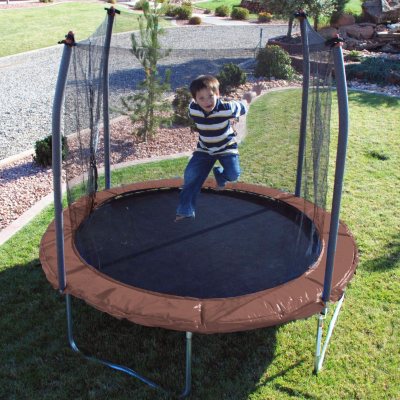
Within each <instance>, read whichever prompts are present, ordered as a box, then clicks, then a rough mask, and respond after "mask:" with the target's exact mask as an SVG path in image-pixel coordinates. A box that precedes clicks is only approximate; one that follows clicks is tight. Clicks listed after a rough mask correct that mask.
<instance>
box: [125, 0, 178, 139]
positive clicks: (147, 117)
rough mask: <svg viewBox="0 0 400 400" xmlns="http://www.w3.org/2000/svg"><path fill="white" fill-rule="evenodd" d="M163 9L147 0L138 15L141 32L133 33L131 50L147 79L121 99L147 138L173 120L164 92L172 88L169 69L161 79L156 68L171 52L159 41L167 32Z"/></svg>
mask: <svg viewBox="0 0 400 400" xmlns="http://www.w3.org/2000/svg"><path fill="white" fill-rule="evenodd" d="M162 12H163V10H161V9H160V10H157V8H156V6H154V8H151V9H150V5H149V3H148V2H146V3H145V4H144V5H143V17H140V18H139V35H138V34H135V33H133V34H132V36H131V40H132V53H133V54H134V55H135V57H136V58H137V59H138V60H139V62H140V64H141V65H142V67H143V69H144V72H145V79H144V80H143V81H142V82H141V83H140V84H139V91H138V92H137V93H135V94H133V95H131V96H127V97H125V98H123V99H121V101H122V104H123V107H124V109H125V110H124V111H123V114H125V115H129V117H130V118H131V120H132V121H133V122H137V121H142V122H143V125H142V127H141V128H140V129H139V131H138V136H139V137H141V138H142V139H143V140H145V141H147V139H148V137H149V136H150V137H152V136H154V135H155V133H156V130H157V128H158V127H160V126H161V125H162V124H166V123H169V122H170V121H171V111H172V108H171V104H170V102H169V101H168V100H167V99H166V98H165V92H166V91H168V90H170V88H171V87H170V84H169V76H170V73H169V71H167V72H166V74H165V78H164V79H162V78H161V77H160V76H159V74H158V70H157V63H158V61H159V60H160V59H162V58H163V57H166V56H167V55H168V54H169V52H170V51H168V50H163V49H161V45H160V42H159V35H161V34H163V33H164V31H163V30H162V29H161V28H160V27H159V24H158V21H159V17H160V15H161V14H162ZM145 22H146V24H145ZM137 35H138V36H137Z"/></svg>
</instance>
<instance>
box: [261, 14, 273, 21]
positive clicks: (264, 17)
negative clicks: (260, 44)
mask: <svg viewBox="0 0 400 400" xmlns="http://www.w3.org/2000/svg"><path fill="white" fill-rule="evenodd" d="M271 21H272V14H271V13H269V12H260V13H259V14H258V22H271Z"/></svg>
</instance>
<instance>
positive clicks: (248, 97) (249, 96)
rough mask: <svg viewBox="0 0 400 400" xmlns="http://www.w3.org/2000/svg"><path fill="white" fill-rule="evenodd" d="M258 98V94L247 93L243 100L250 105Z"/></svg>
mask: <svg viewBox="0 0 400 400" xmlns="http://www.w3.org/2000/svg"><path fill="white" fill-rule="evenodd" d="M256 96H257V95H256V92H246V93H244V94H243V97H242V100H244V101H247V103H248V104H250V103H251V102H252V101H253V99H254V98H255V97H256Z"/></svg>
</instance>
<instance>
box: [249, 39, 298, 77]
mask: <svg viewBox="0 0 400 400" xmlns="http://www.w3.org/2000/svg"><path fill="white" fill-rule="evenodd" d="M294 73H295V71H294V69H293V67H292V64H291V60H290V56H289V53H288V52H287V51H285V50H283V49H282V48H281V47H279V46H277V45H271V46H268V45H267V46H266V47H265V48H264V49H260V51H259V52H258V54H257V57H256V67H255V70H254V75H255V76H256V77H260V76H264V77H267V78H268V79H271V78H272V77H275V78H277V79H292V78H293V76H294Z"/></svg>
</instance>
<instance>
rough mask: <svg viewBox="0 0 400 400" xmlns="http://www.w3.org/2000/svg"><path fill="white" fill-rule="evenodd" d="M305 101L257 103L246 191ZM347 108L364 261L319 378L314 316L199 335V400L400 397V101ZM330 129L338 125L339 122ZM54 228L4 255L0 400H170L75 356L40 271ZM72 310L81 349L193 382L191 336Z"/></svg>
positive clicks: (173, 380)
mask: <svg viewBox="0 0 400 400" xmlns="http://www.w3.org/2000/svg"><path fill="white" fill-rule="evenodd" d="M293 93H294V92H292V91H290V90H287V91H281V92H271V93H268V94H266V95H265V96H263V97H262V98H260V99H258V100H257V101H255V102H254V103H253V104H252V106H251V108H250V113H249V116H248V131H249V133H248V136H247V138H246V140H245V141H244V142H243V144H242V145H241V154H242V155H243V158H242V160H243V169H244V174H243V179H244V180H249V181H253V182H256V181H259V182H268V180H269V176H268V175H270V174H271V175H275V172H274V171H273V170H270V169H269V168H268V167H266V166H268V164H271V163H272V162H273V160H272V159H268V158H266V157H265V154H266V153H265V151H264V149H268V146H270V147H271V146H272V143H268V142H265V143H264V141H265V137H264V136H265V135H264V129H265V128H264V127H267V128H268V130H269V132H270V131H273V132H275V133H276V135H275V136H278V137H283V133H284V132H286V130H287V129H286V128H287V126H286V125H287V122H286V123H285V122H284V121H285V118H283V117H284V115H285V113H286V112H287V105H289V106H290V102H291V101H292V99H293ZM349 104H350V135H349V147H348V157H347V168H346V178H345V183H344V193H343V200H342V213H341V219H342V220H343V221H345V222H346V224H347V225H348V226H349V228H350V229H351V231H352V232H353V234H354V236H355V238H356V241H357V245H358V247H359V251H360V263H359V266H358V269H357V274H356V276H355V277H354V279H353V280H352V282H351V284H350V285H349V288H348V290H347V296H346V300H345V303H344V307H343V309H342V312H341V314H340V316H339V320H338V324H337V326H336V328H335V332H334V335H333V339H332V342H331V344H330V347H329V349H328V353H327V358H326V361H325V365H324V369H323V370H322V371H321V373H320V374H319V375H318V376H315V375H313V373H312V364H313V356H314V354H313V352H314V339H315V331H316V318H309V319H307V320H301V321H295V322H291V323H288V324H285V325H283V326H277V327H273V328H268V329H259V330H256V331H251V332H242V333H234V334H225V335H194V339H193V391H192V395H191V396H190V399H201V400H215V399H229V400H243V399H248V400H266V399H274V400H275V399H278V400H279V399H307V400H310V399H312V400H314V399H315V400H316V399H318V400H320V399H322V400H335V399H368V400H373V399H377V400H378V399H379V400H381V399H387V400H393V399H398V398H400V381H399V379H398V372H399V367H400V357H399V355H400V354H399V342H400V340H399V339H400V338H399V329H398V327H399V325H400V301H399V293H400V259H399V256H400V236H399V232H400V229H399V228H400V214H399V200H398V194H399V185H400V171H399V168H398V166H399V161H400V139H399V135H398V126H399V124H400V114H399V112H398V110H399V107H400V100H399V99H394V98H389V97H385V96H382V95H374V94H366V93H360V92H350V94H349ZM333 115H334V116H335V115H336V111H335V110H334V112H333ZM332 124H333V127H334V128H335V127H336V126H337V119H336V118H335V117H334V118H333V121H332ZM334 143H335V140H333V143H332V148H331V150H332V152H333V151H334ZM270 153H271V152H270ZM185 163H186V160H185V159H178V160H169V161H163V162H158V163H152V164H148V165H141V166H140V167H135V168H131V169H128V170H123V171H120V173H118V174H116V175H115V180H116V181H118V182H123V181H125V182H132V181H137V180H145V179H152V178H156V177H163V176H169V177H171V176H174V175H180V174H181V173H182V170H183V168H184V166H185ZM333 163H334V159H333V158H331V164H332V166H333ZM270 171H272V172H270ZM120 174H124V175H123V176H122V175H120ZM52 218H53V210H52V209H51V208H49V209H48V210H46V211H44V212H42V213H41V214H40V215H39V216H38V217H37V218H36V219H35V220H34V221H33V222H32V223H30V224H29V225H27V226H26V227H24V228H23V230H22V231H20V232H19V233H17V234H16V235H15V236H14V237H13V238H11V239H10V240H9V241H8V242H7V243H5V244H4V245H2V246H1V247H0V302H1V319H0V362H1V365H2V368H1V369H0V398H1V399H18V400H22V399H38V400H39V399H40V400H44V399H46V400H50V399H96V400H100V399H104V400H105V399H107V400H108V399H118V400H122V399H138V400H139V399H140V400H142V399H166V398H167V397H166V396H164V395H162V394H160V393H158V392H155V391H153V390H151V389H149V388H148V387H147V386H145V385H143V384H142V383H140V382H138V381H136V380H134V379H132V378H129V377H128V376H126V375H125V374H122V373H117V372H114V371H112V370H110V369H109V368H106V367H102V366H99V365H94V364H92V363H90V362H88V361H84V360H83V359H82V358H81V357H80V356H79V355H77V354H76V353H74V352H73V351H72V350H70V349H69V348H68V346H67V340H66V326H65V305H64V300H63V298H62V297H61V296H60V295H58V294H57V293H56V292H55V291H54V290H53V289H52V288H51V287H50V285H49V283H48V282H47V280H46V279H45V277H44V274H43V272H42V270H41V266H40V262H39V260H38V247H39V242H40V238H41V236H42V234H43V232H44V231H45V229H46V227H47V225H48V223H49V222H50V221H51V220H52ZM73 303H74V308H73V310H74V316H75V318H76V325H75V327H76V332H75V333H76V339H77V343H78V345H81V346H82V347H84V348H88V349H89V350H90V351H91V352H93V353H94V354H96V355H99V356H102V357H105V358H108V359H111V360H113V361H115V362H118V363H121V364H124V365H129V366H131V367H132V368H134V369H136V370H138V371H139V372H141V373H144V374H146V375H149V376H150V377H151V378H152V379H154V380H156V381H157V382H161V383H162V384H164V385H166V386H167V387H177V386H178V387H179V386H182V385H183V369H184V334H182V333H177V332H170V331H166V330H163V329H157V328H145V327H142V326H137V325H134V324H131V323H128V322H125V321H118V320H115V319H114V318H112V317H110V316H108V315H105V314H103V313H100V312H98V311H96V310H94V309H92V308H91V307H89V306H87V305H85V304H84V303H82V302H81V301H79V300H74V302H73Z"/></svg>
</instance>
